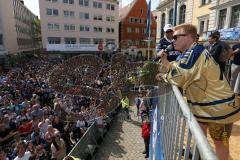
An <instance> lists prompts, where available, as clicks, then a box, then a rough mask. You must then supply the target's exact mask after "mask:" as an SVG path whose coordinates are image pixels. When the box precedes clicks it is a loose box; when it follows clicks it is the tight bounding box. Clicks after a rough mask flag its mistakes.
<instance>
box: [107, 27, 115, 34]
mask: <svg viewBox="0 0 240 160" xmlns="http://www.w3.org/2000/svg"><path fill="white" fill-rule="evenodd" d="M106 32H107V33H114V28H109V27H107V28H106Z"/></svg>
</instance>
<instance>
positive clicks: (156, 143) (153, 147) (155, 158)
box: [149, 98, 164, 160]
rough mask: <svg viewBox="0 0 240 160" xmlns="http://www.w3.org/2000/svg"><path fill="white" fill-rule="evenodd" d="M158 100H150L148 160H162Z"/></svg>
mask: <svg viewBox="0 0 240 160" xmlns="http://www.w3.org/2000/svg"><path fill="white" fill-rule="evenodd" d="M157 104H159V102H158V98H153V99H152V107H153V110H152V114H151V122H152V123H151V134H150V146H149V160H164V159H163V152H162V146H161V134H160V129H161V128H160V124H161V123H160V122H161V117H160V112H159V109H158V105H157Z"/></svg>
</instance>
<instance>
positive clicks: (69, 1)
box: [63, 0, 74, 4]
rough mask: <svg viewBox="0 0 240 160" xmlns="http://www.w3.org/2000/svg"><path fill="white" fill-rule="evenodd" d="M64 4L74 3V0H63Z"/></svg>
mask: <svg viewBox="0 0 240 160" xmlns="http://www.w3.org/2000/svg"><path fill="white" fill-rule="evenodd" d="M63 3H65V4H74V0H63Z"/></svg>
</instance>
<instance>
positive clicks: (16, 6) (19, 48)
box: [0, 0, 38, 63]
mask: <svg viewBox="0 0 240 160" xmlns="http://www.w3.org/2000/svg"><path fill="white" fill-rule="evenodd" d="M36 19H37V16H35V15H34V14H33V13H32V12H31V11H30V10H29V9H28V8H26V6H25V5H24V2H23V0H1V1H0V55H5V54H15V53H22V52H27V51H32V50H34V49H37V48H38V45H37V44H36V43H35V39H34V21H35V20H36ZM0 63H1V62H0Z"/></svg>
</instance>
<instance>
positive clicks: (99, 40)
mask: <svg viewBox="0 0 240 160" xmlns="http://www.w3.org/2000/svg"><path fill="white" fill-rule="evenodd" d="M100 42H103V39H101V38H94V39H93V43H94V44H99V43H100Z"/></svg>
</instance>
